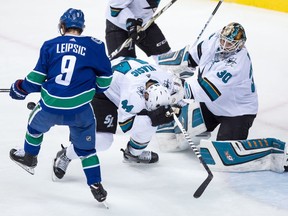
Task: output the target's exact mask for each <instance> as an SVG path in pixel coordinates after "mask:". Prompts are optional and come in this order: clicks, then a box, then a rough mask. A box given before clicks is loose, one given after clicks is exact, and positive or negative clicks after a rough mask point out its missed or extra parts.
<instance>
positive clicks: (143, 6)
mask: <svg viewBox="0 0 288 216" xmlns="http://www.w3.org/2000/svg"><path fill="white" fill-rule="evenodd" d="M159 2H160V0H109V3H108V6H107V10H106V19H108V20H109V21H110V22H112V23H113V24H114V25H116V26H118V27H119V28H122V29H124V30H126V20H127V19H128V18H132V19H138V18H141V19H142V20H143V24H145V23H146V22H147V21H148V20H149V19H150V18H151V17H152V16H153V14H154V12H155V11H156V9H157V7H158V5H159Z"/></svg>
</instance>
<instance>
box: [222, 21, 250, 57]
mask: <svg viewBox="0 0 288 216" xmlns="http://www.w3.org/2000/svg"><path fill="white" fill-rule="evenodd" d="M246 39H247V38H246V34H245V30H244V28H243V26H242V25H240V24H239V23H235V22H232V23H230V24H228V25H227V26H225V27H224V28H223V29H222V31H221V33H220V52H223V53H234V52H238V51H240V50H241V49H242V47H243V46H244V44H245V42H246Z"/></svg>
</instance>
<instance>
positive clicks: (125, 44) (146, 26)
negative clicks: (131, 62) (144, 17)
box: [108, 0, 177, 59]
mask: <svg viewBox="0 0 288 216" xmlns="http://www.w3.org/2000/svg"><path fill="white" fill-rule="evenodd" d="M176 1H177V0H171V1H170V2H169V3H168V4H167V5H166V6H165V7H163V8H162V9H161V10H160V11H159V12H158V13H157V14H155V15H154V16H153V17H152V18H151V19H150V20H149V21H148V22H147V23H146V24H145V25H144V26H143V27H141V28H140V29H139V31H138V33H139V32H140V31H145V30H146V29H147V28H149V26H150V25H151V24H152V23H153V22H154V21H155V20H156V19H157V18H158V17H159V16H160V15H161V14H163V13H164V12H165V11H166V10H167V9H168V8H169V7H170V6H171V5H172V4H174V3H175V2H176ZM131 42H132V38H131V37H129V38H128V39H126V40H125V41H124V42H123V44H122V45H121V46H119V47H118V48H117V49H116V50H115V51H113V52H112V53H111V54H110V55H109V56H108V57H109V59H112V58H114V57H115V56H116V55H117V54H118V53H119V52H121V51H122V50H123V49H124V48H125V47H126V46H127V45H128V44H130V43H131Z"/></svg>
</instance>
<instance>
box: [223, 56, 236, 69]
mask: <svg viewBox="0 0 288 216" xmlns="http://www.w3.org/2000/svg"><path fill="white" fill-rule="evenodd" d="M225 63H226V64H225V65H226V66H231V67H233V65H234V64H237V63H236V58H235V57H231V58H228V59H227V60H225Z"/></svg>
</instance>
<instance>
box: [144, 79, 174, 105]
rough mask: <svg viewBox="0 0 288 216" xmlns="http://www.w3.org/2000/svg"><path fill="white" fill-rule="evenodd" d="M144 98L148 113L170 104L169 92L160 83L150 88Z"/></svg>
mask: <svg viewBox="0 0 288 216" xmlns="http://www.w3.org/2000/svg"><path fill="white" fill-rule="evenodd" d="M144 97H145V105H146V109H147V110H148V111H152V110H156V109H157V108H158V107H160V106H165V105H169V103H170V92H169V90H168V89H167V88H166V87H164V86H162V85H160V84H159V83H155V84H152V85H151V86H149V87H148V88H147V89H146V91H145V93H144Z"/></svg>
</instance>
